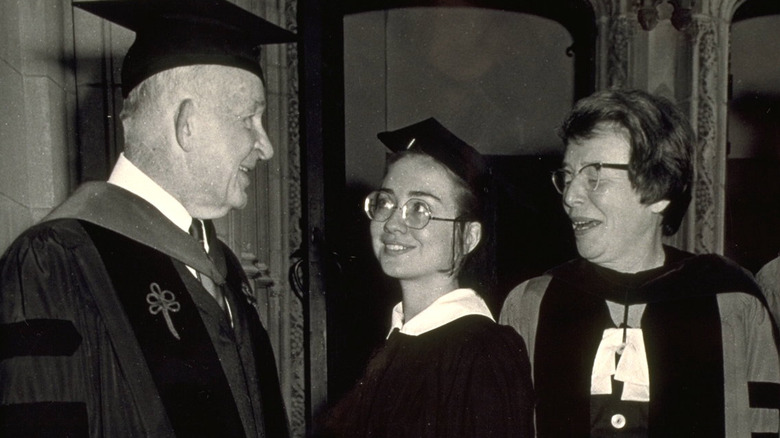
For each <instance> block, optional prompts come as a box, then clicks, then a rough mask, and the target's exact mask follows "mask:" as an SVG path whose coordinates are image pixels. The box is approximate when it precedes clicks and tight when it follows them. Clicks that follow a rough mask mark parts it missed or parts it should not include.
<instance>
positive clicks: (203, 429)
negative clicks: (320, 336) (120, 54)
mask: <svg viewBox="0 0 780 438" xmlns="http://www.w3.org/2000/svg"><path fill="white" fill-rule="evenodd" d="M79 6H80V7H83V8H84V9H87V10H89V11H91V12H93V13H95V14H97V15H100V16H102V17H104V18H108V19H111V20H112V21H115V22H117V23H119V24H122V25H124V26H126V27H129V28H130V29H132V30H135V31H136V41H135V42H134V44H133V46H132V47H131V48H130V50H129V52H128V55H127V57H126V58H125V63H124V65H123V71H122V82H123V83H122V86H123V94H124V96H125V98H126V100H125V106H124V110H123V112H122V115H121V117H122V122H123V126H124V130H125V150H124V153H123V154H122V155H121V156H120V158H119V160H118V162H117V163H116V165H115V167H114V169H113V171H112V173H111V176H110V178H109V180H108V182H98V183H88V184H86V185H84V186H82V187H80V188H79V189H78V190H77V191H76V193H74V195H73V196H71V198H69V199H68V200H67V201H66V202H65V203H64V204H62V205H61V206H60V207H58V208H56V209H55V210H54V211H53V212H52V213H51V214H50V215H49V216H48V217H47V218H45V219H44V221H43V222H42V223H40V224H38V225H36V226H34V227H32V228H31V229H29V230H27V231H26V232H25V233H23V234H22V235H21V236H20V237H19V238H18V239H17V240H16V241H15V242H14V243H13V244H12V245H11V247H10V248H9V249H8V250H7V252H6V253H5V255H4V256H3V258H2V260H1V261H0V376H1V377H0V382H1V383H0V436H69V437H76V436H93V437H98V436H111V437H120V436H128V437H137V436H154V437H164V436H227V437H244V436H256V437H284V436H288V427H287V418H286V414H285V409H284V405H283V401H282V397H281V392H280V389H279V381H278V376H277V371H276V365H275V361H274V355H273V351H272V348H271V345H270V341H269V339H268V335H267V333H266V332H265V330H264V328H263V327H262V324H261V322H260V320H259V318H258V313H257V311H256V309H255V307H254V306H253V304H254V296H253V294H252V290H251V288H250V285H249V283H248V280H247V278H246V276H245V274H244V272H243V271H242V269H241V265H240V263H239V261H238V259H237V258H236V256H235V255H234V254H233V253H232V252H231V251H230V250H229V249H228V248H227V246H226V245H225V244H224V243H222V242H220V241H219V240H218V239H217V238H216V235H215V233H214V228H213V224H212V223H211V221H210V220H211V219H214V218H218V217H221V216H224V215H225V214H226V213H227V212H228V211H229V210H230V209H231V208H241V207H243V206H244V205H245V204H246V200H247V195H246V192H245V189H246V187H247V186H248V185H249V181H250V180H249V176H248V173H249V172H250V171H251V170H252V169H253V168H254V167H255V165H256V162H257V161H258V160H267V159H269V158H271V156H272V155H273V148H272V145H271V144H270V142H269V140H268V137H267V135H266V133H265V131H264V129H263V126H262V121H261V118H262V115H263V111H264V109H265V90H264V87H263V81H262V74H261V71H260V67H259V65H258V64H257V61H256V60H257V57H256V56H257V53H256V51H255V48H256V47H257V46H258V45H259V44H262V43H278V42H284V41H289V39H290V34H289V33H287V32H286V31H284V30H283V29H280V28H276V27H275V26H273V25H271V24H270V23H268V22H265V21H264V20H262V19H260V18H259V17H256V16H254V15H252V14H249V13H247V12H246V11H244V10H242V9H240V8H237V7H235V6H233V5H231V4H229V3H227V2H222V1H217V2H198V1H196V2H192V1H189V2H184V1H178V0H177V1H171V2H86V3H84V4H81V5H79Z"/></svg>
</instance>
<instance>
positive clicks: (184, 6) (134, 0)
mask: <svg viewBox="0 0 780 438" xmlns="http://www.w3.org/2000/svg"><path fill="white" fill-rule="evenodd" d="M73 5H74V6H76V7H79V8H81V9H84V10H85V11H88V12H91V13H93V14H95V15H97V16H99V17H101V18H104V19H106V20H109V21H112V22H114V23H116V24H118V25H120V26H123V27H126V28H128V29H130V30H132V31H135V33H136V37H135V41H134V42H133V44H132V46H130V49H129V50H128V51H127V55H126V56H125V59H124V62H123V63H122V95H123V96H124V97H127V95H128V94H129V93H130V91H131V90H132V89H133V88H135V87H136V86H137V85H138V84H140V83H141V82H143V81H144V80H145V79H148V78H149V77H151V76H152V75H154V74H157V73H159V72H161V71H163V70H168V69H171V68H174V67H181V66H188V65H197V64H218V65H225V66H229V67H238V68H242V69H244V70H248V71H250V72H252V73H254V74H256V75H258V76H260V77H261V78H262V70H261V68H260V63H259V59H260V58H259V56H260V50H259V47H258V46H260V45H261V44H278V43H287V42H293V41H295V38H296V36H295V34H293V33H291V32H289V31H287V30H285V29H282V28H281V27H279V26H276V25H274V24H272V23H270V22H268V21H266V20H264V19H262V18H260V17H258V16H257V15H255V14H252V13H251V12H249V11H246V10H244V9H242V8H240V7H238V6H236V5H234V4H232V3H230V2H228V1H225V0H108V1H79V2H74V3H73Z"/></svg>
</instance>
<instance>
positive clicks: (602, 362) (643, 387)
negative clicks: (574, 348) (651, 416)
mask: <svg viewBox="0 0 780 438" xmlns="http://www.w3.org/2000/svg"><path fill="white" fill-rule="evenodd" d="M623 332H624V329H622V328H613V329H606V330H604V335H603V336H602V338H601V344H599V349H598V351H597V352H596V359H595V360H594V361H593V373H592V374H591V377H590V393H591V394H593V395H596V394H612V376H613V375H614V376H615V380H619V381H621V382H623V394H622V395H621V397H620V399H621V400H630V401H641V402H647V401H650V372H649V370H648V367H647V353H646V352H645V341H644V339H643V338H642V329H637V328H630V329H625V334H626V339H625V343H624V342H623ZM621 350H622V354H620V352H621ZM616 354H620V360H619V361H618V363H617V366H615V355H616Z"/></svg>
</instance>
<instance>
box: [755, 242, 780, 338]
mask: <svg viewBox="0 0 780 438" xmlns="http://www.w3.org/2000/svg"><path fill="white" fill-rule="evenodd" d="M756 283H758V286H759V288H761V292H762V293H763V294H764V297H766V301H767V305H768V306H769V312H770V313H771V314H772V317H773V318H774V320H775V324H776V325H777V326H778V327H780V257H778V258H775V259H773V260H771V261H770V262H769V263H767V264H766V265H764V267H762V268H761V270H760V271H758V273H757V274H756Z"/></svg>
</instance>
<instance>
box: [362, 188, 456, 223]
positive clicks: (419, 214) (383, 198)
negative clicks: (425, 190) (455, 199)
mask: <svg viewBox="0 0 780 438" xmlns="http://www.w3.org/2000/svg"><path fill="white" fill-rule="evenodd" d="M363 210H364V211H365V212H366V216H368V218H369V219H371V220H372V221H375V222H385V221H387V220H388V219H390V216H392V215H393V212H395V211H396V210H401V219H402V220H403V221H404V224H406V226H407V227H409V228H412V229H415V230H421V229H423V228H425V226H426V225H428V223H429V222H430V221H445V222H460V221H462V220H463V219H461V218H454V219H449V218H443V217H436V216H433V214H431V207H430V206H429V205H428V204H427V203H426V202H425V201H423V200H421V199H414V198H412V199H410V200H408V201H406V204H404V205H402V206H400V207H399V206H398V201H397V200H396V199H395V196H393V195H391V194H390V193H387V192H383V191H375V192H371V193H370V194H369V195H368V196H366V200H365V201H363Z"/></svg>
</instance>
